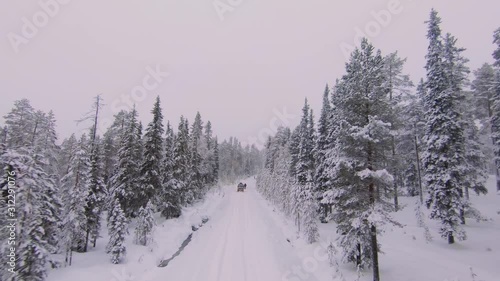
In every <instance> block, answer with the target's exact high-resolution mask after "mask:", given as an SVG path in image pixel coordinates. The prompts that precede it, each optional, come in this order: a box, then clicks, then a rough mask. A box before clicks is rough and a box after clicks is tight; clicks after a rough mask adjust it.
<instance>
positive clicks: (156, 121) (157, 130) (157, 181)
mask: <svg viewBox="0 0 500 281" xmlns="http://www.w3.org/2000/svg"><path fill="white" fill-rule="evenodd" d="M161 111H162V110H161V105H160V97H159V96H158V97H156V102H155V104H154V107H153V110H152V111H151V113H152V114H153V120H152V121H151V122H150V123H149V125H148V127H147V129H146V134H145V136H144V138H145V146H144V162H143V164H142V167H141V172H140V174H141V177H142V178H141V185H142V186H143V188H142V189H141V194H140V197H139V198H140V202H138V204H139V205H140V206H141V207H145V206H146V204H147V203H148V201H149V200H153V198H154V197H155V196H157V194H158V193H159V190H160V189H161V186H162V182H163V179H162V174H161V165H162V162H163V133H164V129H163V114H162V112H161Z"/></svg>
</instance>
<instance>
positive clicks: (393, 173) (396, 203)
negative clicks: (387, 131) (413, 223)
mask: <svg viewBox="0 0 500 281" xmlns="http://www.w3.org/2000/svg"><path fill="white" fill-rule="evenodd" d="M395 143H396V141H395V139H394V136H392V139H391V150H392V166H393V169H392V171H393V172H392V175H393V177H394V181H393V183H392V184H393V189H394V209H395V210H396V212H397V211H398V210H399V202H398V183H397V181H396V179H395V178H396V173H397V171H396V170H397V169H396V162H397V161H396V144H395Z"/></svg>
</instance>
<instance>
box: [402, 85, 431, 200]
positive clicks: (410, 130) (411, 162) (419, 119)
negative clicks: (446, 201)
mask: <svg viewBox="0 0 500 281" xmlns="http://www.w3.org/2000/svg"><path fill="white" fill-rule="evenodd" d="M425 90H426V89H425V84H424V81H423V79H420V82H419V84H418V85H417V91H416V93H415V94H408V95H406V96H405V97H404V98H403V103H404V104H405V106H404V108H403V111H402V116H403V124H404V128H403V131H402V136H401V143H400V148H401V154H402V155H403V163H404V168H403V183H404V185H405V187H406V190H407V193H408V195H410V196H417V195H419V197H420V203H422V204H423V202H424V200H423V191H422V171H421V155H422V147H423V145H422V136H423V133H424V130H425V116H424V105H423V97H424V96H425Z"/></svg>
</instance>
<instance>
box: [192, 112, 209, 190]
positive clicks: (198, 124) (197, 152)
mask: <svg viewBox="0 0 500 281" xmlns="http://www.w3.org/2000/svg"><path fill="white" fill-rule="evenodd" d="M202 136H203V121H202V120H201V115H200V113H199V112H198V113H196V117H195V119H194V122H193V125H192V126H191V134H190V135H189V151H190V157H189V158H190V163H189V166H190V168H189V172H190V174H189V179H188V181H189V186H190V187H191V189H192V192H193V196H194V197H195V198H196V199H200V198H202V197H203V190H202V189H203V185H204V184H205V181H204V174H203V172H202V164H203V155H202V153H203V152H202V151H203V150H205V149H204V148H205V145H203V143H202V141H203V139H202Z"/></svg>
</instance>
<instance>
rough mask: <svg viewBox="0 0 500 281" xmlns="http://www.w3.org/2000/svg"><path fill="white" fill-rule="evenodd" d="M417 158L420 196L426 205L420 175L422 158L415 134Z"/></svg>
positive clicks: (421, 201)
mask: <svg viewBox="0 0 500 281" xmlns="http://www.w3.org/2000/svg"><path fill="white" fill-rule="evenodd" d="M415 157H416V158H417V159H416V162H417V180H418V194H419V196H420V203H421V204H423V203H424V194H423V193H424V191H423V188H422V177H421V175H420V156H419V153H418V139H417V135H416V134H415Z"/></svg>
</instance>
